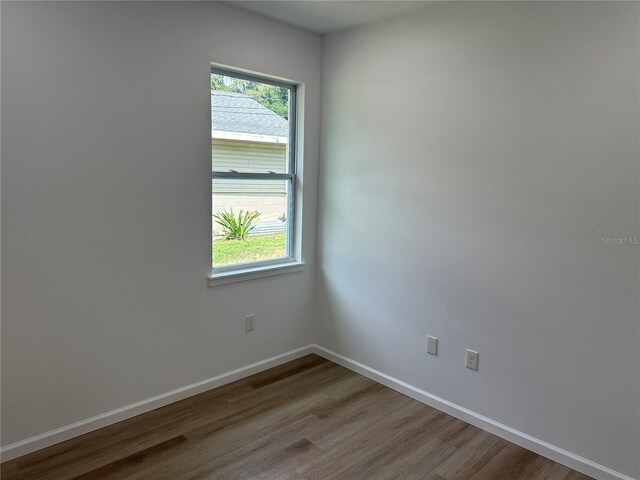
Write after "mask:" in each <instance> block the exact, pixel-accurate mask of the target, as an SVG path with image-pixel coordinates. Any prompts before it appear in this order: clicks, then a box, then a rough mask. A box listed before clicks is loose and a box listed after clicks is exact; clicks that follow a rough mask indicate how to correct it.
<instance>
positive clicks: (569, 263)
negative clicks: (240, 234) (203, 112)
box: [316, 2, 640, 477]
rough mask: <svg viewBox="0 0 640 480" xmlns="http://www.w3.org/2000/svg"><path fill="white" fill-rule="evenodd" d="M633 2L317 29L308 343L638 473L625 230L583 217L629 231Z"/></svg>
mask: <svg viewBox="0 0 640 480" xmlns="http://www.w3.org/2000/svg"><path fill="white" fill-rule="evenodd" d="M639 17H640V4H638V3H608V2H604V3H565V2H557V3H537V2H535V3H521V2H513V3H508V2H507V3H502V2H498V3H485V2H474V3H450V2H444V3H443V4H432V5H430V6H429V7H428V8H426V9H425V10H424V11H422V12H421V13H414V14H412V15H411V16H410V17H403V18H399V19H395V20H391V21H386V22H383V23H379V24H375V25H370V26H365V27H361V28H356V29H351V30H348V31H344V32H341V33H336V34H332V35H329V36H328V37H326V38H325V42H324V62H323V104H322V112H323V113H322V114H323V118H322V138H323V140H322V156H321V178H320V184H321V189H320V197H319V198H320V200H319V211H320V220H319V239H318V242H319V254H320V257H319V263H318V270H317V274H318V279H317V285H316V288H317V291H318V292H319V295H318V297H317V314H318V321H319V322H320V324H321V336H320V344H321V345H323V346H326V347H328V348H331V349H333V350H336V351H337V352H339V353H341V354H344V355H346V356H348V357H351V358H353V359H355V360H357V361H360V362H362V363H364V364H366V365H369V366H371V367H373V368H376V369H378V370H381V371H383V372H385V373H387V374H390V375H393V376H395V377H397V378H399V379H401V380H404V381H406V382H408V383H410V384H413V385H415V386H417V387H419V388H422V389H424V390H427V391H428V392H431V393H433V394H435V395H438V396H440V397H443V398H445V399H447V400H449V401H452V402H455V403H457V404H458V405H462V406H464V407H466V408H469V409H471V410H474V411H475V412H478V413H480V414H482V415H485V416H487V417H490V418H492V419H494V420H497V421H499V422H502V423H504V424H506V425H508V426H511V427H513V428H515V429H518V430H520V431H522V432H525V433H527V434H530V435H533V436H535V437H537V438H539V439H542V440H545V441H547V442H549V443H551V444H553V445H556V446H559V447H561V448H564V449H566V450H569V451H570V452H573V453H577V454H579V455H582V456H584V457H586V458H589V459H591V460H593V461H596V462H598V463H601V464H604V465H606V466H609V467H612V468H614V469H616V470H618V471H620V472H623V473H626V474H628V475H633V476H635V477H640V468H639V465H638V452H639V451H640V441H639V438H638V436H639V434H640V424H639V422H640V375H639V373H638V371H639V368H640V353H639V352H640V345H639V340H640V330H639V328H640V327H639V324H640V320H639V319H640V312H639V290H640V284H639V272H640V266H639V258H640V255H639V247H638V246H637V245H629V244H626V245H616V246H607V245H603V242H602V237H613V236H624V235H629V236H632V235H640V225H639V223H638V222H639V217H640V215H639V214H640V210H639V200H640V199H639V192H640V188H639V187H640V185H639V173H640V170H639V168H640V160H639V158H640V145H639V127H640V124H639V94H640V82H639V72H640V65H639V54H640V41H639ZM427 334H430V335H435V336H437V337H439V338H440V355H439V356H438V357H431V356H427V355H426V354H425V351H424V350H425V337H426V335H427ZM466 348H472V349H475V350H478V351H479V352H480V370H479V371H478V372H477V373H476V372H472V371H470V370H467V369H465V368H464V351H465V349H466Z"/></svg>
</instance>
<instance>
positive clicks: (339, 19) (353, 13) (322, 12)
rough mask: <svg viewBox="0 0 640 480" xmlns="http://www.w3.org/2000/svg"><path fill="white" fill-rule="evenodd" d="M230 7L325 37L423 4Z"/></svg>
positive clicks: (253, 3) (286, 2)
mask: <svg viewBox="0 0 640 480" xmlns="http://www.w3.org/2000/svg"><path fill="white" fill-rule="evenodd" d="M229 3H230V4H232V5H235V6H237V7H240V8H243V9H245V10H250V11H252V12H256V13H259V14H261V15H264V16H266V17H271V18H275V19H277V20H280V21H282V22H285V23H289V24H291V25H295V26H296V27H301V28H304V29H306V30H311V31H312V32H316V33H320V34H325V33H331V32H335V31H336V30H340V29H342V28H347V27H353V26H355V25H362V24H365V23H371V22H375V21H377V20H381V19H383V18H388V17H393V16H396V15H402V14H406V13H410V12H414V11H416V10H419V9H421V8H424V7H425V6H426V5H427V3H428V2H427V1H426V0H418V1H406V0H352V1H344V0H315V1H309V0H235V1H230V2H229Z"/></svg>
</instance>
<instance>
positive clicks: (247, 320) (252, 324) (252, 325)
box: [244, 313, 256, 332]
mask: <svg viewBox="0 0 640 480" xmlns="http://www.w3.org/2000/svg"><path fill="white" fill-rule="evenodd" d="M255 329H256V316H255V315H254V314H253V313H252V314H251V315H247V316H246V317H244V331H245V332H251V331H253V330H255Z"/></svg>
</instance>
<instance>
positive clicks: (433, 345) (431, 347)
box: [427, 335, 438, 355]
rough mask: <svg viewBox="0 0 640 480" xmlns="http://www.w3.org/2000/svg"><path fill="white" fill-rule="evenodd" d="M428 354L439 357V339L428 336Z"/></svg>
mask: <svg viewBox="0 0 640 480" xmlns="http://www.w3.org/2000/svg"><path fill="white" fill-rule="evenodd" d="M427 353H430V354H431V355H438V339H437V338H436V337H431V336H429V335H427Z"/></svg>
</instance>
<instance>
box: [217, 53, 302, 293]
mask: <svg viewBox="0 0 640 480" xmlns="http://www.w3.org/2000/svg"><path fill="white" fill-rule="evenodd" d="M211 73H212V74H217V75H224V76H229V77H234V78H239V79H241V80H249V81H253V82H259V83H264V84H267V85H273V86H276V87H281V88H286V89H288V90H289V118H288V122H289V138H288V141H287V156H288V158H287V165H288V169H287V172H286V173H275V172H264V173H246V172H237V171H227V172H222V171H215V170H213V168H212V170H211V181H212V184H213V180H214V179H234V180H285V181H287V182H289V188H288V194H287V213H286V217H287V230H286V231H287V247H286V248H287V250H286V255H285V256H284V257H282V258H275V259H270V260H260V261H257V262H247V263H237V264H233V265H224V266H221V267H214V266H213V251H212V253H211V262H210V264H211V274H210V276H209V286H210V287H213V286H217V285H224V284H227V283H235V282H241V281H246V280H252V279H256V278H262V277H266V276H274V275H281V274H284V273H291V272H297V271H301V270H302V269H303V268H304V262H302V261H301V260H300V258H297V257H296V253H295V252H296V251H299V249H298V250H297V249H296V247H297V246H296V240H297V239H296V211H295V210H296V196H297V183H298V176H297V167H298V159H297V148H296V145H297V141H296V140H297V130H298V129H297V113H298V108H297V105H298V103H297V95H298V85H297V84H296V83H293V82H285V81H281V80H275V79H273V78H270V77H267V76H262V75H259V74H254V73H247V72H244V71H238V70H234V69H232V68H228V67H221V66H216V65H213V64H212V65H211ZM212 129H213V126H212V128H211V130H212ZM212 167H213V164H212ZM211 194H212V196H213V187H212V191H211ZM212 198H213V197H212ZM211 213H212V214H213V211H212V212H211ZM211 222H212V224H211V227H212V228H211V230H212V235H213V218H212V219H211ZM212 242H213V237H212V238H211V244H212ZM212 250H213V249H212Z"/></svg>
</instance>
